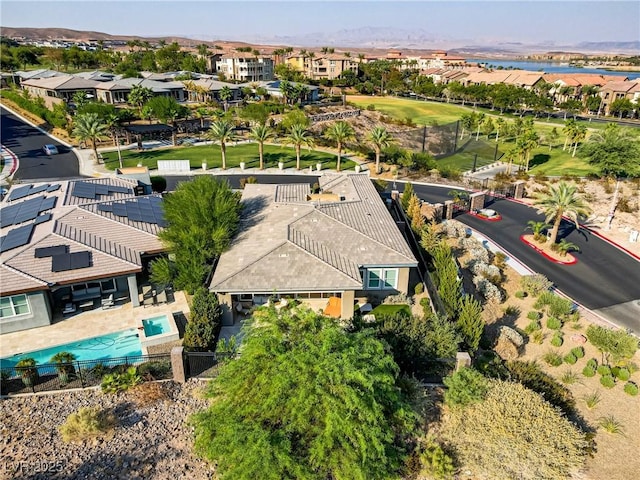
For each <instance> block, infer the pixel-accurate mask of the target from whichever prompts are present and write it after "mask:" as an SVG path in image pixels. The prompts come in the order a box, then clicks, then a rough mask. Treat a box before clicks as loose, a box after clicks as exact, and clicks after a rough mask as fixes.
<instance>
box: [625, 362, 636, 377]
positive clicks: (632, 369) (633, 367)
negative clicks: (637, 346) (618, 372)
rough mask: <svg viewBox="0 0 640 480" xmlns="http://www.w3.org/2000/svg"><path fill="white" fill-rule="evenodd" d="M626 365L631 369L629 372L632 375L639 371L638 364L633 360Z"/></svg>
mask: <svg viewBox="0 0 640 480" xmlns="http://www.w3.org/2000/svg"><path fill="white" fill-rule="evenodd" d="M625 365H626V367H627V370H629V373H630V374H632V375H633V374H634V373H636V372H637V371H638V365H636V364H635V363H633V362H626V363H625Z"/></svg>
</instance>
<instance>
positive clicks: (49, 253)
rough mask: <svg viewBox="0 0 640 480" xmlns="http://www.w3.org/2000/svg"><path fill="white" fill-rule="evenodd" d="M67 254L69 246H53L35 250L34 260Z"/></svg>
mask: <svg viewBox="0 0 640 480" xmlns="http://www.w3.org/2000/svg"><path fill="white" fill-rule="evenodd" d="M66 253H69V245H54V246H53V247H41V248H36V250H35V258H45V257H53V256H54V255H63V254H66Z"/></svg>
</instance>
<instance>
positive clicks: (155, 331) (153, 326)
mask: <svg viewBox="0 0 640 480" xmlns="http://www.w3.org/2000/svg"><path fill="white" fill-rule="evenodd" d="M142 326H143V327H144V334H145V336H147V337H153V336H154V335H161V334H163V333H168V332H170V331H171V326H170V325H169V319H168V318H167V316H166V315H161V316H159V317H153V318H145V319H144V320H142Z"/></svg>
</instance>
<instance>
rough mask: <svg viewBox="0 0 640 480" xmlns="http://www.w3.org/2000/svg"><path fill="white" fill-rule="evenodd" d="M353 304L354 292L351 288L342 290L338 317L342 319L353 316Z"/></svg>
mask: <svg viewBox="0 0 640 480" xmlns="http://www.w3.org/2000/svg"><path fill="white" fill-rule="evenodd" d="M354 305H355V292H354V291H353V290H347V291H345V292H342V305H341V311H340V317H342V318H343V319H344V320H349V319H350V318H352V317H353V306H354Z"/></svg>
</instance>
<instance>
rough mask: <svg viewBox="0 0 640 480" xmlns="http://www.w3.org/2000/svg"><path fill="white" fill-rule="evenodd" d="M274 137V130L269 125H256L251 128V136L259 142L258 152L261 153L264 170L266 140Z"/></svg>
mask: <svg viewBox="0 0 640 480" xmlns="http://www.w3.org/2000/svg"><path fill="white" fill-rule="evenodd" d="M271 137H273V131H272V130H271V128H270V127H269V126H267V125H260V124H258V125H256V126H255V127H253V128H252V129H251V133H249V138H251V139H253V140H255V141H256V142H258V153H259V155H260V170H264V142H266V141H267V140H269V139H270V138H271Z"/></svg>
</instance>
